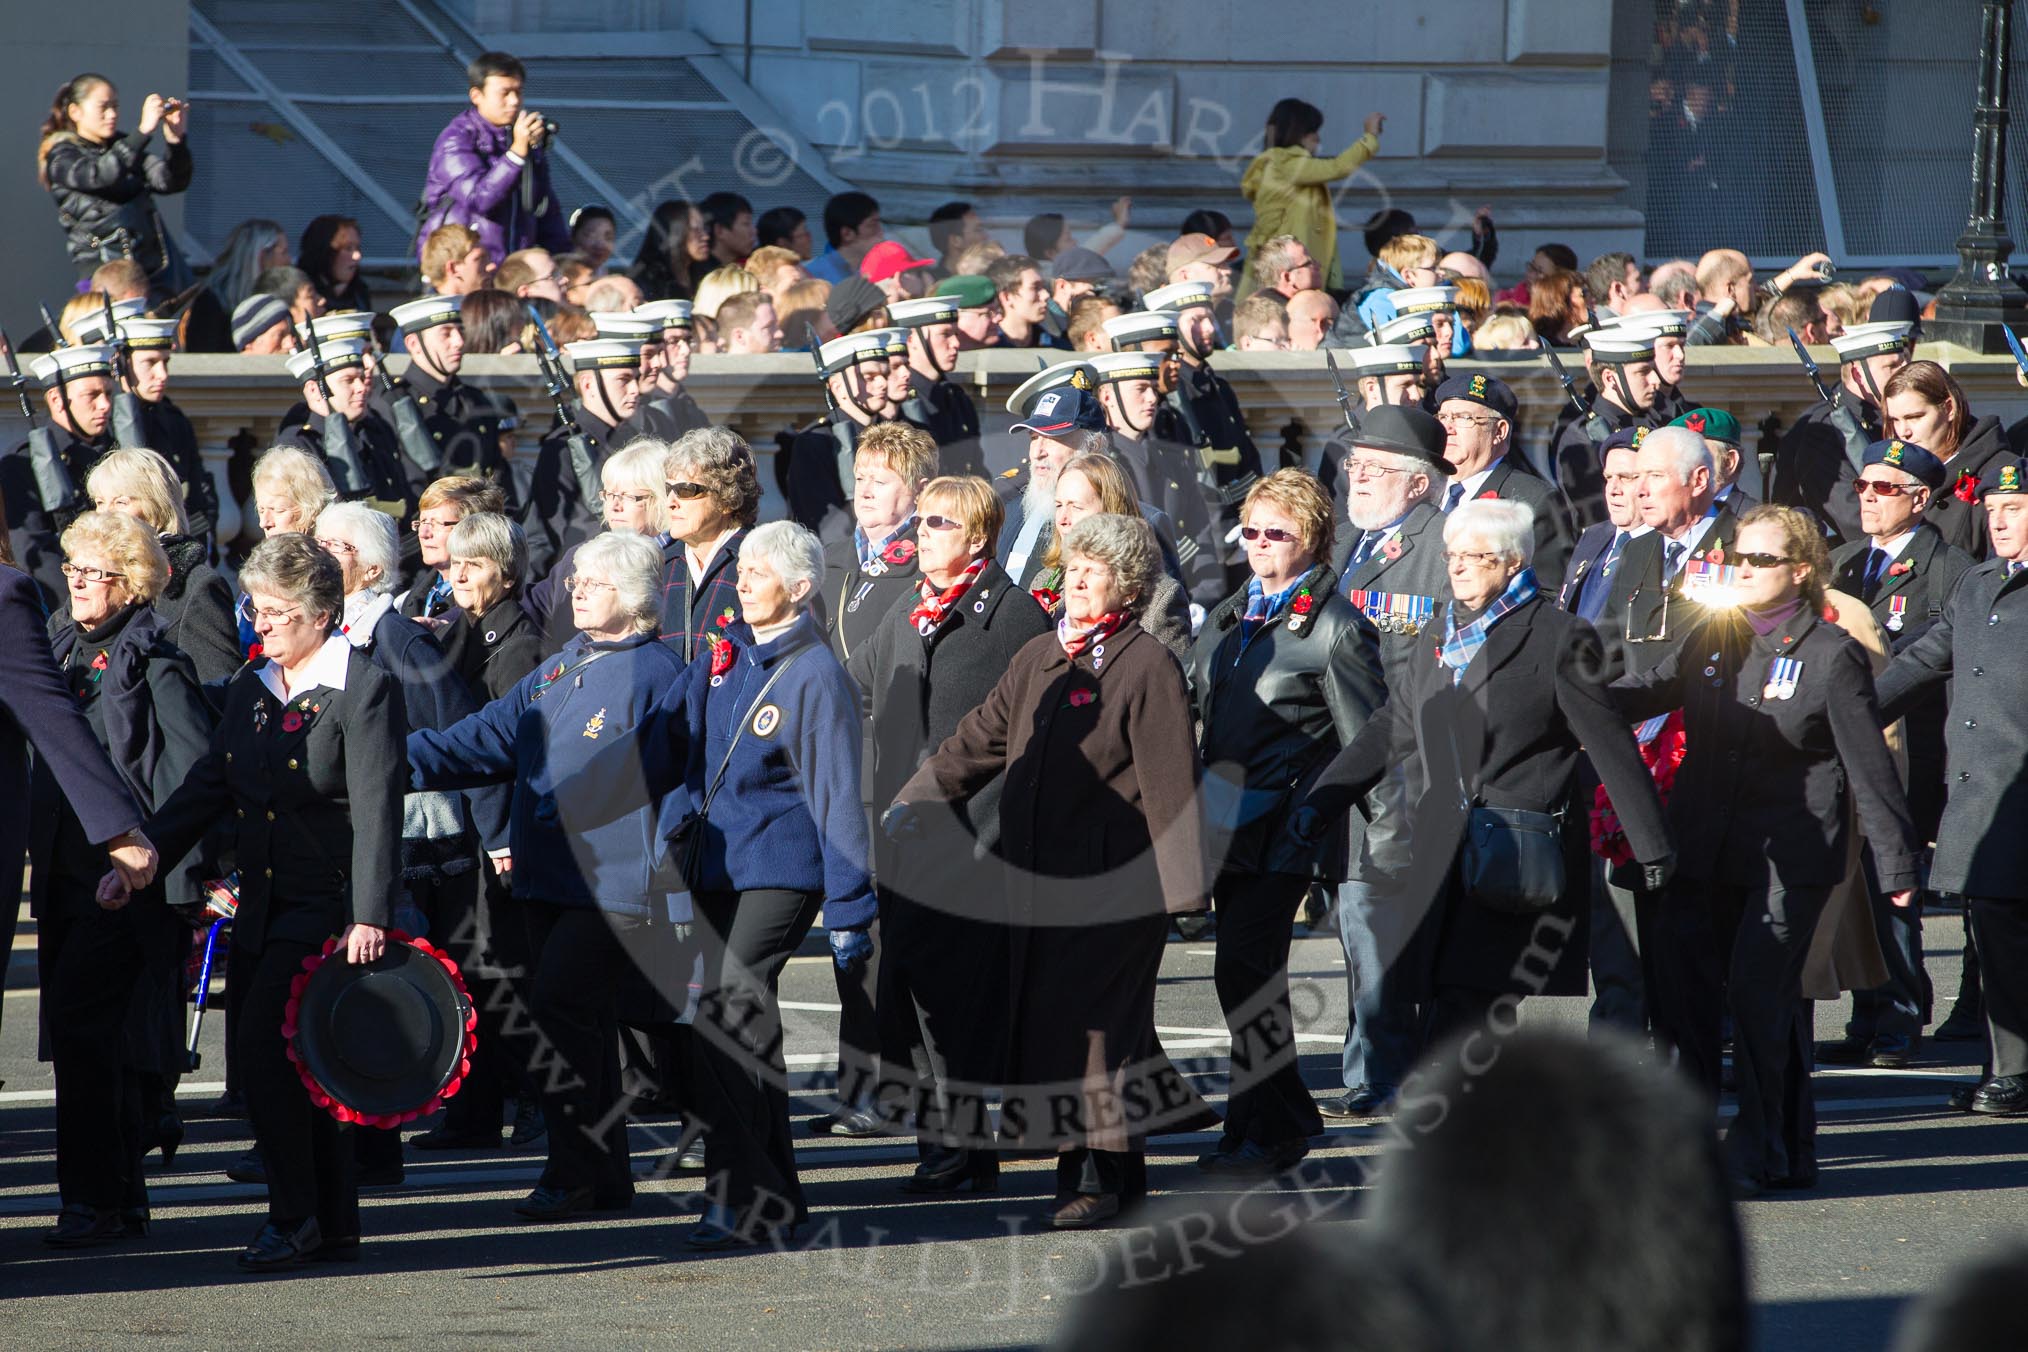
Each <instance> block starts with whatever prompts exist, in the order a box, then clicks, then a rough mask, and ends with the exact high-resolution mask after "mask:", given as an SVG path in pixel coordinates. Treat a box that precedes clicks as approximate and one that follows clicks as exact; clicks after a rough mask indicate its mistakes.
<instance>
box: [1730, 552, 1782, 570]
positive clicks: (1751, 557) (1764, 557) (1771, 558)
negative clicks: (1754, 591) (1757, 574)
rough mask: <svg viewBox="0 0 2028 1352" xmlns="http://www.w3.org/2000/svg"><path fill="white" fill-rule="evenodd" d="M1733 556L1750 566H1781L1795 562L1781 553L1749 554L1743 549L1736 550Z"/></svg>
mask: <svg viewBox="0 0 2028 1352" xmlns="http://www.w3.org/2000/svg"><path fill="white" fill-rule="evenodd" d="M1732 557H1734V558H1735V559H1738V560H1739V561H1740V562H1741V563H1743V564H1746V565H1747V566H1748V567H1750V568H1780V567H1781V566H1782V565H1783V564H1789V563H1794V562H1795V560H1794V559H1791V558H1786V557H1784V556H1782V555H1780V554H1749V553H1746V552H1745V551H1743V550H1734V551H1733V553H1732Z"/></svg>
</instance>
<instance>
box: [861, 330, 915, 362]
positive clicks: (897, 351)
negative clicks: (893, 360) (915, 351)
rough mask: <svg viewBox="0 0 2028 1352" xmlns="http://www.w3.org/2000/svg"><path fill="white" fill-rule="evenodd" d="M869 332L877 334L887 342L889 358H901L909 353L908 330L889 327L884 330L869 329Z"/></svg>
mask: <svg viewBox="0 0 2028 1352" xmlns="http://www.w3.org/2000/svg"><path fill="white" fill-rule="evenodd" d="M868 332H870V333H877V334H879V335H880V336H881V337H882V338H884V339H886V340H887V355H888V356H890V357H899V356H902V355H904V354H906V353H907V351H908V330H907V329H900V328H895V327H893V326H892V325H889V326H888V327H887V328H884V329H869V330H868Z"/></svg>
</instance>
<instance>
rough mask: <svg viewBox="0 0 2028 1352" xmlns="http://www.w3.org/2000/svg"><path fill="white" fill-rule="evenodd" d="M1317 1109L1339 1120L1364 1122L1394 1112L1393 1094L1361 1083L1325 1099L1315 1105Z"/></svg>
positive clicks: (1387, 1115)
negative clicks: (1346, 1092) (1335, 1096)
mask: <svg viewBox="0 0 2028 1352" xmlns="http://www.w3.org/2000/svg"><path fill="white" fill-rule="evenodd" d="M1317 1111H1318V1112H1320V1113H1322V1114H1323V1115H1324V1116H1326V1117H1330V1118H1336V1119H1337V1120H1339V1121H1341V1122H1364V1121H1368V1120H1370V1119H1372V1118H1376V1117H1391V1116H1393V1114H1394V1095H1393V1094H1392V1093H1391V1092H1390V1093H1382V1092H1381V1091H1379V1090H1377V1089H1369V1088H1367V1087H1366V1086H1364V1085H1361V1086H1360V1087H1359V1088H1357V1089H1354V1090H1353V1091H1352V1092H1351V1093H1349V1094H1340V1095H1339V1096H1338V1097H1337V1098H1328V1099H1325V1100H1324V1101H1323V1102H1322V1103H1319V1104H1318V1105H1317Z"/></svg>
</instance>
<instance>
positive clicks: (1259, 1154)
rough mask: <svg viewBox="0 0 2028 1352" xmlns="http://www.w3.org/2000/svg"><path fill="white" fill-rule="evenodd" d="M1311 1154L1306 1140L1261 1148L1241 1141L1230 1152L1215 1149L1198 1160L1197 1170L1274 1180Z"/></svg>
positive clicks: (1256, 1144) (1254, 1142)
mask: <svg viewBox="0 0 2028 1352" xmlns="http://www.w3.org/2000/svg"><path fill="white" fill-rule="evenodd" d="M1309 1153H1310V1143H1309V1142H1308V1141H1290V1142H1288V1143H1287V1144H1284V1145H1279V1146H1272V1147H1270V1146H1264V1145H1262V1144H1261V1143H1260V1142H1258V1141H1241V1142H1240V1143H1239V1144H1238V1145H1236V1146H1234V1147H1233V1148H1232V1149H1230V1150H1214V1151H1212V1152H1211V1153H1209V1154H1206V1155H1199V1156H1198V1157H1197V1167H1198V1168H1200V1169H1202V1170H1203V1171H1204V1172H1205V1173H1207V1174H1222V1175H1224V1176H1225V1177H1227V1178H1273V1177H1274V1176H1275V1175H1276V1174H1279V1173H1282V1172H1284V1171H1286V1170H1289V1169H1293V1168H1294V1167H1295V1166H1296V1165H1297V1164H1299V1163H1301V1162H1302V1159H1303V1157H1304V1156H1305V1155H1307V1154H1309Z"/></svg>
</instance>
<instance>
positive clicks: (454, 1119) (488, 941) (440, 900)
mask: <svg viewBox="0 0 2028 1352" xmlns="http://www.w3.org/2000/svg"><path fill="white" fill-rule="evenodd" d="M482 884H483V885H482ZM409 896H410V898H411V899H412V900H413V901H414V902H415V903H416V906H417V907H418V909H420V910H421V911H422V913H423V914H424V915H425V916H427V917H428V919H429V923H430V932H429V941H430V942H431V943H432V944H434V945H436V946H437V947H438V948H441V949H442V950H443V951H444V952H445V953H446V954H448V955H449V956H450V959H451V961H452V962H455V963H457V964H458V971H459V972H461V973H463V975H464V978H465V989H466V990H467V991H468V992H470V994H471V997H472V1006H473V1008H474V1009H475V1010H476V1012H477V1013H478V1016H479V1028H478V1036H479V1045H478V1046H477V1047H476V1048H474V1049H473V1052H472V1069H471V1071H470V1073H469V1074H467V1075H466V1076H465V1083H464V1086H463V1087H462V1088H460V1089H459V1090H458V1092H457V1095H456V1096H455V1097H453V1098H452V1099H451V1101H450V1102H449V1103H448V1104H446V1105H445V1106H444V1125H445V1126H446V1127H447V1128H449V1129H450V1130H451V1131H454V1132H457V1133H459V1134H460V1135H464V1134H472V1135H479V1136H497V1135H499V1133H500V1120H501V1115H502V1113H503V1112H504V1110H505V1102H506V1096H507V1090H508V1082H509V1077H508V1068H509V1064H510V1063H509V1060H508V1056H507V1043H506V1041H505V1040H504V1039H503V1037H502V1035H501V1024H502V1022H503V1021H504V1018H505V1015H506V1009H507V1005H508V1003H509V1001H510V1000H511V995H510V994H509V993H508V992H506V991H505V990H503V985H504V978H503V976H502V973H501V971H500V961H499V956H498V955H497V954H496V953H495V952H494V947H493V931H494V929H495V927H496V925H497V923H498V921H497V914H496V911H497V908H498V907H500V906H501V905H503V904H504V905H508V906H511V905H513V904H514V903H513V900H512V898H511V897H508V896H507V895H506V888H505V887H504V886H502V885H501V881H500V879H499V878H497V877H495V876H494V875H493V873H492V868H491V866H490V865H488V864H484V863H482V864H480V866H479V867H478V868H476V869H473V870H472V871H470V872H469V873H460V874H456V875H454V876H452V877H448V878H438V879H435V880H432V881H429V882H424V883H410V884H409ZM515 923H517V924H518V923H519V917H518V915H517V916H516V917H515Z"/></svg>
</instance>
